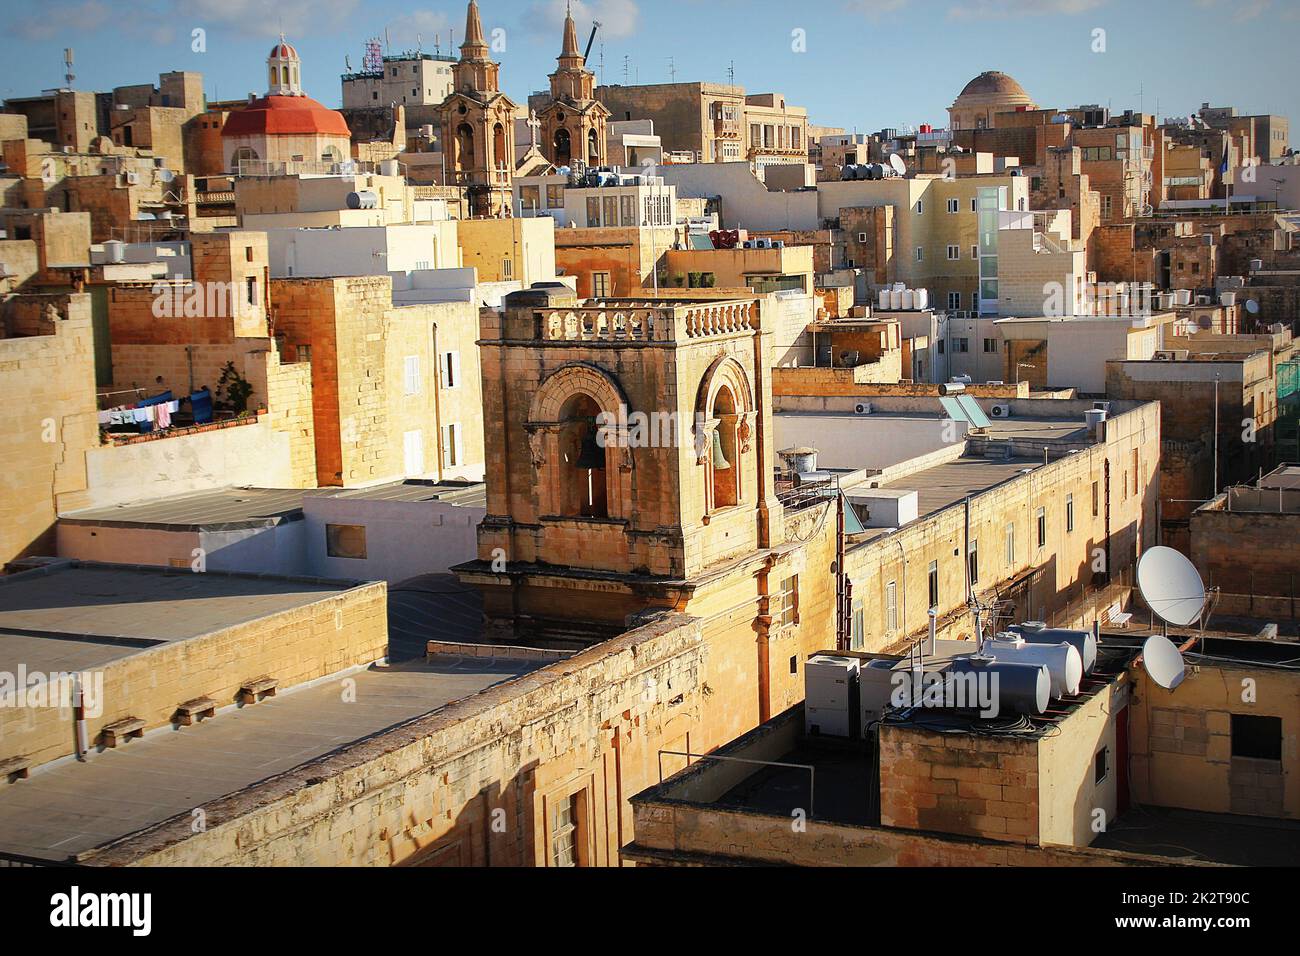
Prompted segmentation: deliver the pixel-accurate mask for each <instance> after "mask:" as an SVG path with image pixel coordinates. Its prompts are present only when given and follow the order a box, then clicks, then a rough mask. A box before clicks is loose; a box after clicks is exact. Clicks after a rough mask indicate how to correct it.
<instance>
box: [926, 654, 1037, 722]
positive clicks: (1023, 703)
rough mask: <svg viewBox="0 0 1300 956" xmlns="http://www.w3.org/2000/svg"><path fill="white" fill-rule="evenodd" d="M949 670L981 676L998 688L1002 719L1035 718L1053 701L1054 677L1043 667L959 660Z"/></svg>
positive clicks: (1018, 663)
mask: <svg viewBox="0 0 1300 956" xmlns="http://www.w3.org/2000/svg"><path fill="white" fill-rule="evenodd" d="M949 670H950V671H951V672H952V673H953V674H972V673H973V674H976V675H981V676H982V679H983V680H987V681H989V683H990V685H991V686H995V687H996V688H997V693H998V697H997V704H998V715H999V716H1006V715H1008V714H1025V715H1026V716H1035V715H1037V714H1041V713H1043V712H1044V711H1045V710H1047V705H1048V703H1049V702H1050V701H1051V699H1052V678H1051V675H1049V674H1048V672H1047V668H1046V667H1044V666H1043V665H1042V664H1030V663H1021V662H1020V661H998V660H980V659H978V658H972V657H959V658H957V659H955V660H954V661H953V662H952V664H951V666H950V667H949Z"/></svg>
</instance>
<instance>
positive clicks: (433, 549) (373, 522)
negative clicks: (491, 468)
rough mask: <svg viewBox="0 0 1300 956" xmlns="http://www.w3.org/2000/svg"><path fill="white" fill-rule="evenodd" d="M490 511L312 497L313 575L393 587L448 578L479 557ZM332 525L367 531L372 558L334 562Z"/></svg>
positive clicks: (308, 503)
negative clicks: (329, 540)
mask: <svg viewBox="0 0 1300 956" xmlns="http://www.w3.org/2000/svg"><path fill="white" fill-rule="evenodd" d="M486 510H487V509H486V508H483V507H468V506H462V505H454V504H450V503H448V502H444V501H376V500H368V499H365V498H352V497H348V496H346V495H341V496H337V497H308V498H307V499H306V500H305V501H304V502H303V511H304V514H305V515H306V521H305V522H303V523H304V525H305V535H306V554H307V564H308V568H309V571H308V573H310V574H314V575H318V576H320V577H326V578H334V577H343V578H360V579H364V580H369V581H378V580H382V581H387V582H389V583H390V584H396V583H398V582H400V581H405V580H407V579H408V578H412V577H415V576H416V575H419V574H434V573H445V572H446V571H447V570H449V569H450V568H451V567H453V566H454V565H457V564H461V563H463V562H465V561H471V560H473V559H474V558H475V557H476V556H477V554H478V539H477V528H478V525H479V522H481V521H482V520H483V516H484V514H486ZM326 524H352V525H364V526H365V528H366V557H365V558H364V559H360V558H356V559H354V558H331V557H329V556H328V554H327V551H326V542H325V525H326Z"/></svg>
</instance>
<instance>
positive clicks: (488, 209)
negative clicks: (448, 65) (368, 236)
mask: <svg viewBox="0 0 1300 956" xmlns="http://www.w3.org/2000/svg"><path fill="white" fill-rule="evenodd" d="M500 70H501V68H500V66H499V65H498V64H497V63H494V62H493V61H492V60H491V59H489V58H488V44H487V40H486V39H484V36H483V21H482V19H481V18H480V16H479V10H478V3H476V2H475V0H470V4H469V9H468V10H467V11H466V14H465V42H464V43H462V44H461V45H460V60H458V61H457V62H456V64H455V65H454V66H453V67H452V79H453V83H454V84H455V88H454V89H453V90H452V91H451V93H450V94H448V96H447V98H446V99H445V100H443V102H442V104H441V105H440V106H439V107H438V112H439V116H440V118H441V123H442V143H443V147H442V148H443V152H444V153H445V154H446V156H447V178H448V184H449V185H455V186H462V187H464V188H465V189H466V190H467V191H468V193H469V200H470V212H471V214H472V215H474V216H500V215H503V214H504V213H505V211H506V210H508V209H509V208H510V205H511V184H512V182H513V178H514V169H515V123H514V113H515V104H514V102H513V101H512V100H511V99H510V98H509V97H508V96H506V95H505V94H504V93H502V92H501V74H500Z"/></svg>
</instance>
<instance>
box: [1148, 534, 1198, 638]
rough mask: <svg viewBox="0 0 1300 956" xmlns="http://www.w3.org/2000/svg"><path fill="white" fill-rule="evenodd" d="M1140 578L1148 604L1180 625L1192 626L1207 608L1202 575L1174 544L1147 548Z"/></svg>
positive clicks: (1164, 616)
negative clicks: (1173, 546) (1169, 546)
mask: <svg viewBox="0 0 1300 956" xmlns="http://www.w3.org/2000/svg"><path fill="white" fill-rule="evenodd" d="M1137 582H1138V589H1139V590H1140V591H1141V592H1142V597H1143V599H1144V600H1145V601H1146V602H1147V606H1148V607H1150V608H1151V610H1153V611H1155V612H1156V614H1158V615H1160V617H1161V619H1162V620H1164V621H1167V622H1168V623H1170V624H1173V625H1175V626H1176V627H1190V626H1191V625H1192V624H1194V623H1196V621H1197V620H1199V619H1200V617H1201V614H1202V613H1203V612H1204V610H1205V585H1204V584H1202V583H1201V575H1200V574H1199V573H1198V572H1197V570H1196V567H1195V565H1193V564H1192V562H1191V561H1188V560H1187V558H1186V557H1184V556H1183V555H1182V554H1181V553H1179V552H1178V551H1175V550H1174V549H1173V548H1166V547H1163V546H1161V547H1156V548H1152V549H1151V550H1149V551H1146V552H1143V554H1142V558H1141V560H1139V561H1138V567H1137Z"/></svg>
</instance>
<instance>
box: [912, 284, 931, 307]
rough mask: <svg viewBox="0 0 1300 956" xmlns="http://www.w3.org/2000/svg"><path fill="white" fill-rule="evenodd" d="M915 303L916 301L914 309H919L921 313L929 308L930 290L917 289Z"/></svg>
mask: <svg viewBox="0 0 1300 956" xmlns="http://www.w3.org/2000/svg"><path fill="white" fill-rule="evenodd" d="M915 301H916V307H917V308H918V309H920V310H921V311H922V312H924V311H925V310H926V309H928V308H929V307H930V290H929V289H917V290H916V298H915Z"/></svg>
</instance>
